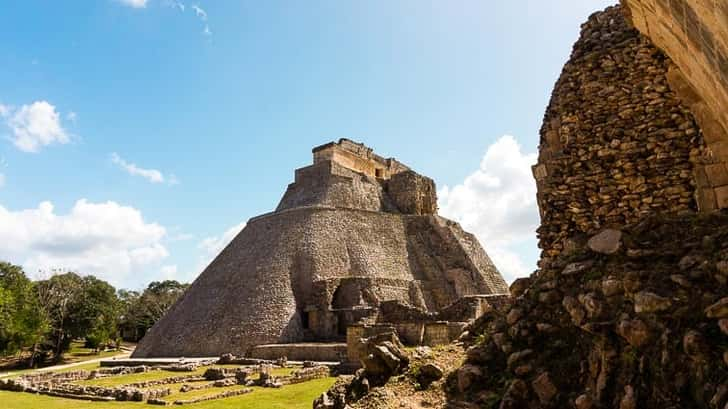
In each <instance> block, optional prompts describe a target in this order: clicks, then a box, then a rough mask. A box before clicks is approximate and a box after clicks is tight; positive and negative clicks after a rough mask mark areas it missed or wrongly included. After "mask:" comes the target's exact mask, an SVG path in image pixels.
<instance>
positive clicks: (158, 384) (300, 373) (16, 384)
mask: <svg viewBox="0 0 728 409" xmlns="http://www.w3.org/2000/svg"><path fill="white" fill-rule="evenodd" d="M235 360H236V358H235V357H233V356H227V357H225V358H224V359H223V361H225V362H228V363H229V362H232V361H235ZM278 364H283V365H274V364H273V363H261V364H258V365H254V366H241V367H238V368H219V367H211V368H208V369H207V370H205V372H204V374H202V375H196V374H191V375H181V376H171V377H166V378H163V379H154V380H148V381H143V382H135V383H128V384H124V385H120V386H116V387H102V386H93V385H83V384H78V383H77V382H79V381H85V380H93V379H99V378H108V377H114V376H121V375H127V374H133V373H144V372H150V371H159V370H161V368H162V367H148V366H135V367H114V368H101V369H98V370H94V371H69V372H60V373H54V372H40V373H34V374H29V375H24V376H20V377H17V378H9V379H0V390H7V391H14V392H27V393H38V394H43V395H49V396H57V397H63V398H69V399H79V400H88V401H114V400H116V401H136V402H144V401H146V402H147V403H149V404H153V405H169V404H175V405H185V404H191V403H197V402H202V401H207V400H214V399H221V398H226V397H230V396H237V395H241V394H245V393H250V392H252V389H250V388H243V389H235V390H227V391H223V392H220V393H218V394H213V395H209V396H203V397H199V398H195V399H177V400H175V401H173V402H169V401H167V400H165V399H163V398H164V397H166V396H169V395H170V394H171V393H172V390H171V388H169V387H164V386H165V385H167V386H168V385H173V384H180V383H183V385H182V386H181V387H180V388H179V391H180V392H182V393H184V392H189V391H194V390H202V389H213V388H223V387H229V386H235V385H241V386H261V387H272V388H280V387H282V386H284V385H289V384H295V383H302V382H307V381H310V380H313V379H318V378H324V377H327V376H330V369H329V368H328V367H326V366H321V365H307V366H306V367H303V368H301V369H298V370H294V371H293V372H292V373H291V374H290V375H285V376H275V375H273V369H274V368H284V367H289V366H288V364H287V362H285V361H284V360H279V361H278ZM255 374H258V375H259V376H258V377H256V378H254V377H253V376H252V375H255Z"/></svg>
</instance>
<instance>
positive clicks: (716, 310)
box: [705, 297, 728, 318]
mask: <svg viewBox="0 0 728 409" xmlns="http://www.w3.org/2000/svg"><path fill="white" fill-rule="evenodd" d="M705 315H707V316H708V317H709V318H728V297H724V298H721V299H720V301H718V302H717V303H715V304H713V305H711V306H710V307H708V308H706V309H705Z"/></svg>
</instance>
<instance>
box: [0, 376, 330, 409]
mask: <svg viewBox="0 0 728 409" xmlns="http://www.w3.org/2000/svg"><path fill="white" fill-rule="evenodd" d="M334 381H335V379H334V378H323V379H315V380H312V381H309V382H304V383H299V384H295V385H286V386H284V387H282V388H280V389H274V388H253V389H254V391H253V392H252V393H249V394H246V395H241V396H234V397H231V398H225V399H218V400H213V401H207V402H200V403H196V404H192V405H189V407H191V408H195V409H310V408H311V402H313V400H314V399H315V398H316V397H318V396H319V395H320V394H321V393H323V392H324V391H325V390H326V389H328V388H330V387H331V385H333V384H334ZM221 390H222V388H214V389H211V390H209V391H217V392H219V391H221ZM205 392H207V391H205ZM191 393H192V392H188V393H187V394H181V395H180V398H174V399H184V398H182V397H181V396H182V395H185V396H192V395H190V394H191ZM0 407H2V408H3V409H143V408H149V407H151V406H150V405H147V404H146V403H140V402H86V401H80V400H73V399H62V398H54V397H50V396H43V395H32V394H30V393H22V392H5V391H0Z"/></svg>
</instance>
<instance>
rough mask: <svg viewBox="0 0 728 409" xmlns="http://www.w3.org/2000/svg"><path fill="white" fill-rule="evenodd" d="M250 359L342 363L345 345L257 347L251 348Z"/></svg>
mask: <svg viewBox="0 0 728 409" xmlns="http://www.w3.org/2000/svg"><path fill="white" fill-rule="evenodd" d="M251 357H252V358H256V359H270V360H275V359H278V358H281V357H286V358H287V359H288V360H289V361H317V362H343V361H345V360H346V343H345V342H330V343H328V342H301V343H294V344H266V345H258V346H256V347H253V349H252V351H251Z"/></svg>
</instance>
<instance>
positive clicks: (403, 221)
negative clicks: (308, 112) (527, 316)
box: [134, 139, 508, 358]
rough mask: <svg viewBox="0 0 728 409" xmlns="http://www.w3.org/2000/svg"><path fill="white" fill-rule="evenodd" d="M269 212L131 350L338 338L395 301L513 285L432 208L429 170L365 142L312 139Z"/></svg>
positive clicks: (438, 299)
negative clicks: (309, 153) (307, 155)
mask: <svg viewBox="0 0 728 409" xmlns="http://www.w3.org/2000/svg"><path fill="white" fill-rule="evenodd" d="M313 157H314V158H313V159H314V160H313V161H314V163H313V165H311V166H307V167H304V168H301V169H298V170H296V175H295V182H294V183H292V184H290V185H289V186H288V189H287V190H286V193H285V194H284V196H283V198H282V199H281V202H280V204H279V205H278V207H277V208H276V210H275V211H274V212H271V213H268V214H264V215H261V216H258V217H254V218H252V219H250V221H248V223H247V225H246V227H245V228H244V229H243V230H242V231H241V232H240V233H239V234H238V236H237V237H236V238H235V239H234V240H233V241H232V242H231V243H230V244H229V245H228V246H227V247H226V248H225V249H224V250H223V251H222V252H221V253H220V254H219V255H218V256H217V257H216V258H215V260H214V261H213V262H212V263H211V264H210V265H209V266H208V267H207V268H206V269H205V270H204V271H203V272H202V274H201V275H200V276H199V277H198V278H197V279H196V280H195V281H194V283H193V284H192V286H191V287H190V288H189V290H187V292H186V293H185V294H184V295H183V296H182V297H181V298H180V299H179V301H177V303H176V304H175V305H174V306H173V307H172V308H171V309H170V310H169V311H168V312H167V314H166V315H165V316H164V317H163V318H162V319H161V320H160V321H159V322H158V323H157V324H156V325H154V327H153V328H152V329H151V330H150V331H149V332H148V333H147V335H146V336H145V337H144V339H142V341H141V343H140V344H139V346H138V347H137V349H136V351H135V353H134V357H135V358H136V357H163V356H166V357H171V356H186V357H192V356H219V355H220V354H223V353H233V354H236V355H245V354H247V353H249V352H250V350H251V348H252V347H254V346H256V345H261V344H270V343H292V342H304V341H333V340H341V339H342V337H344V336H345V334H346V328H347V326H348V325H350V324H354V323H362V322H364V323H366V322H371V321H373V320H374V319H375V317H376V315H377V309H378V306H379V305H380V303H382V302H384V301H391V300H396V301H399V302H401V303H403V304H408V305H410V306H413V307H416V308H418V309H420V310H422V311H424V312H428V313H436V312H438V311H441V310H443V309H444V308H445V307H447V306H449V305H451V304H453V303H454V302H456V301H457V300H459V299H461V298H462V297H464V296H469V295H483V294H505V293H507V292H508V287H507V285H506V283H505V281H504V280H503V278H502V277H501V275H500V274H499V273H498V270H497V269H496V267H495V266H494V265H493V263H492V262H491V260H490V258H489V257H488V255H487V254H486V253H485V251H484V250H483V249H482V247H481V246H480V244H479V243H478V240H477V239H476V238H475V236H473V235H472V234H470V233H467V232H465V231H463V230H462V228H461V227H460V226H459V225H458V224H457V223H456V222H453V221H451V220H448V219H445V218H443V217H440V216H438V215H437V198H436V194H435V184H434V182H433V181H432V179H430V178H427V177H424V176H421V175H419V174H417V173H415V172H414V171H412V170H410V169H409V168H408V167H407V166H405V165H404V164H402V163H400V162H398V161H396V160H395V159H391V158H389V159H385V158H382V157H380V156H378V155H376V154H374V153H373V152H372V150H371V149H370V148H368V147H366V146H364V145H362V144H358V143H355V142H352V141H350V140H347V139H341V140H339V142H332V143H329V144H326V145H322V146H319V147H317V148H314V149H313Z"/></svg>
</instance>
